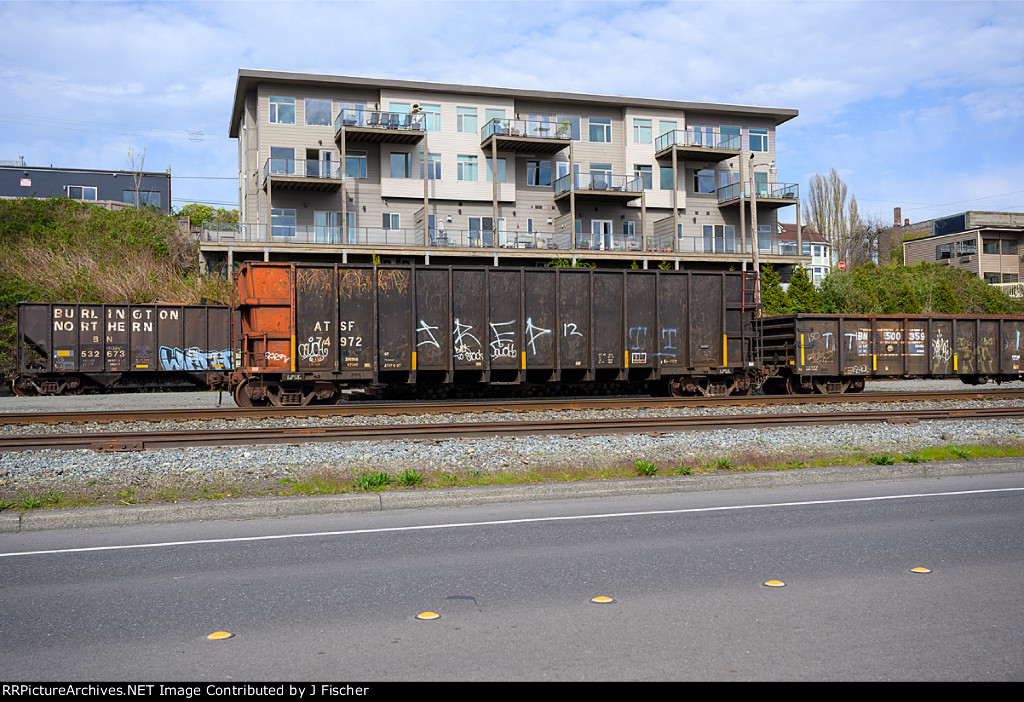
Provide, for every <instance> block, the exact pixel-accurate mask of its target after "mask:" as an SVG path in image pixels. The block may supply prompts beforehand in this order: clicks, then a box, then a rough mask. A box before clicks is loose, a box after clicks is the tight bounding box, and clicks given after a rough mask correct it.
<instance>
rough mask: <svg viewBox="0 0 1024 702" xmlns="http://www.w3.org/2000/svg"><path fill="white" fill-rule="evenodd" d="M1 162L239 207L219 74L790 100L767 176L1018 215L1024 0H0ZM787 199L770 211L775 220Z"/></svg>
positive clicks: (929, 209)
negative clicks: (168, 181)
mask: <svg viewBox="0 0 1024 702" xmlns="http://www.w3.org/2000/svg"><path fill="white" fill-rule="evenodd" d="M0 27H2V37H3V38H2V40H0V161H12V160H17V159H19V158H20V157H24V160H25V161H26V163H27V164H28V165H30V166H55V167H66V168H94V169H111V170H128V169H129V163H128V154H129V151H134V152H135V153H144V154H145V163H144V170H146V171H156V172H162V171H164V170H165V169H166V168H167V167H170V168H171V173H172V199H173V202H172V205H173V207H174V208H175V209H178V208H180V207H182V206H183V205H185V204H186V203H188V202H205V203H208V204H212V205H215V206H217V207H226V208H236V207H238V189H237V173H238V156H237V146H238V145H237V142H236V141H235V140H234V139H230V138H229V137H228V128H229V122H230V116H231V114H230V113H231V104H232V100H233V97H234V89H235V81H236V78H237V75H238V69H240V68H249V69H264V70H277V71H298V72H308V73H324V74H332V75H350V76H367V77H374V78H399V79H409V80H422V81H437V82H450V83H464V84H472V85H482V86H498V87H509V88H521V89H529V90H557V91H568V92H582V93H600V94H607V95H623V96H631V97H651V98H666V99H672V100H684V101H702V102H721V103H731V104H743V105H757V106H767V107H784V108H795V109H797V110H799V111H800V115H799V116H798V117H796V118H795V119H793V120H790V121H789V122H786V123H784V124H782V125H781V126H780V127H779V128H778V131H777V135H776V136H777V149H776V158H777V164H778V176H777V177H778V180H779V181H780V182H795V183H799V184H800V188H801V194H802V195H804V196H806V190H807V188H808V183H809V182H810V180H811V178H812V177H813V176H814V175H815V174H816V173H820V174H822V175H826V174H828V173H829V171H830V170H831V169H833V168H834V169H835V170H836V171H837V172H838V173H839V175H840V177H841V178H842V179H843V180H844V181H845V182H846V183H847V185H848V186H849V192H850V193H851V194H852V195H854V196H855V197H856V198H857V202H858V206H859V209H860V212H861V214H862V216H870V217H873V218H876V219H878V220H879V221H880V222H881V223H882V224H888V223H891V222H892V220H893V208H894V207H901V208H902V216H903V218H904V219H910V220H911V221H912V222H917V221H922V220H926V219H930V218H933V217H942V216H946V215H951V214H956V213H959V212H963V211H965V210H987V211H1016V212H1022V211H1024V2H854V1H852V0H851V1H845V2H844V1H837V2H815V1H807V2H708V1H707V0H703V1H701V2H593V1H592V2H565V1H559V0H549V1H547V2H501V3H496V2H444V1H440V0H438V1H436V2H435V1H431V0H420V1H419V2H413V3H406V2H354V1H352V2H349V1H342V0H335V1H330V2H301V1H297V0H296V1H288V0H275V1H273V2H243V1H241V0H239V1H237V2H216V1H214V2H201V3H192V2H87V1H79V2H42V1H24V2H18V1H14V2H11V1H7V0H0ZM795 209H796V208H793V207H789V208H784V209H783V210H780V213H779V218H780V221H785V222H792V221H794V218H795Z"/></svg>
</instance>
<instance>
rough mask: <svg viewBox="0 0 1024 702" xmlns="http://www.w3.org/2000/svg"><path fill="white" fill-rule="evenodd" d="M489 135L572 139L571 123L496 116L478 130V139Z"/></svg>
mask: <svg viewBox="0 0 1024 702" xmlns="http://www.w3.org/2000/svg"><path fill="white" fill-rule="evenodd" d="M491 136H507V137H532V138H536V139H563V140H565V141H570V140H571V139H572V125H571V124H568V123H564V122H558V123H555V122H545V121H542V120H530V119H504V118H500V117H496V118H494V119H492V120H491V121H490V122H488V123H487V124H485V125H484V127H483V129H481V130H480V141H481V142H483V141H486V140H487V139H488V138H489V137H491Z"/></svg>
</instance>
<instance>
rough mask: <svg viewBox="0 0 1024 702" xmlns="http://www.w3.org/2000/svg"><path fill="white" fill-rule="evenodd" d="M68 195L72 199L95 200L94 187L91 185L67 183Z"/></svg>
mask: <svg viewBox="0 0 1024 702" xmlns="http://www.w3.org/2000/svg"><path fill="white" fill-rule="evenodd" d="M68 197H69V198H71V199H72V200H95V199H96V187H95V186H93V185H69V186H68Z"/></svg>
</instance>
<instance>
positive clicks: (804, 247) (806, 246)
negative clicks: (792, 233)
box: [800, 241, 811, 256]
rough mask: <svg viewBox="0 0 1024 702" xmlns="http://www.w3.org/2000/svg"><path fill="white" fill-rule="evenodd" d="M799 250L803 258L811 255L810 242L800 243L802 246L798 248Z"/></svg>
mask: <svg viewBox="0 0 1024 702" xmlns="http://www.w3.org/2000/svg"><path fill="white" fill-rule="evenodd" d="M800 250H801V251H802V252H803V255H804V256H810V255H811V242H809V241H804V242H802V246H801V247H800Z"/></svg>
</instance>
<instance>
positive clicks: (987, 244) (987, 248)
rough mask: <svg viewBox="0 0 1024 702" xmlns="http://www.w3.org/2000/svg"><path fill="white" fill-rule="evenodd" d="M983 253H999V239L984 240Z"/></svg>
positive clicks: (982, 242) (982, 241) (982, 244)
mask: <svg viewBox="0 0 1024 702" xmlns="http://www.w3.org/2000/svg"><path fill="white" fill-rule="evenodd" d="M981 252H982V253H987V254H997V253H999V239H982V240H981ZM986 275H987V274H986Z"/></svg>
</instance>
